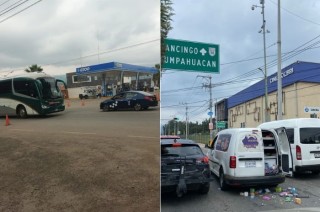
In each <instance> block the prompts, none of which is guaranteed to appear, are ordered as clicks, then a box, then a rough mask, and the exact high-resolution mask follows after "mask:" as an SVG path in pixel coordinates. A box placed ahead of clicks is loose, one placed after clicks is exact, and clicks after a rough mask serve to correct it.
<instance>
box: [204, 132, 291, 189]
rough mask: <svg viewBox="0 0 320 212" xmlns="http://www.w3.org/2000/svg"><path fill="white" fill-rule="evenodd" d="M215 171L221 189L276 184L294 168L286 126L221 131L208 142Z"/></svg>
mask: <svg viewBox="0 0 320 212" xmlns="http://www.w3.org/2000/svg"><path fill="white" fill-rule="evenodd" d="M207 147H208V148H209V151H208V154H207V155H208V157H209V164H210V169H211V171H212V172H213V173H214V174H215V175H216V176H217V177H218V179H219V184H220V187H221V190H226V189H227V188H228V187H229V186H259V185H267V186H276V185H278V184H280V183H283V182H284V181H285V175H286V174H288V173H289V170H290V168H292V163H291V159H290V157H289V154H290V147H289V143H288V139H287V135H286V133H285V130H284V129H283V128H280V129H275V130H272V129H270V130H264V129H260V128H238V129H237V128H234V129H226V130H222V131H220V132H219V133H218V134H217V136H216V137H215V138H214V140H213V142H212V143H211V144H209V145H207Z"/></svg>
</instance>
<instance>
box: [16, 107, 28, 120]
mask: <svg viewBox="0 0 320 212" xmlns="http://www.w3.org/2000/svg"><path fill="white" fill-rule="evenodd" d="M17 115H18V116H19V117H20V118H27V110H26V108H25V107H24V106H19V107H18V109H17Z"/></svg>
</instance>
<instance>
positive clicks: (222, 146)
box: [216, 134, 231, 152]
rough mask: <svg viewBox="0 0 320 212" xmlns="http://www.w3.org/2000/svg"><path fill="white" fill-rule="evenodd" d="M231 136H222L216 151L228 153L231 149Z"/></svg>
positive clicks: (218, 140) (219, 138)
mask: <svg viewBox="0 0 320 212" xmlns="http://www.w3.org/2000/svg"><path fill="white" fill-rule="evenodd" d="M230 139H231V135H230V134H221V135H219V137H218V139H217V144H216V150H218V151H223V152H226V151H227V150H228V148H229V144H230Z"/></svg>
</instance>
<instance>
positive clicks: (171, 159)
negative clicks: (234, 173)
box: [161, 139, 214, 197]
mask: <svg viewBox="0 0 320 212" xmlns="http://www.w3.org/2000/svg"><path fill="white" fill-rule="evenodd" d="M213 180H214V178H213V177H212V175H211V172H210V168H209V159H208V157H207V156H206V155H204V154H203V152H202V150H201V148H200V147H199V145H198V144H197V143H195V142H194V141H191V140H184V139H161V192H176V194H177V196H178V197H181V196H182V195H183V194H185V193H187V191H188V190H197V191H198V192H199V193H201V194H207V193H208V192H209V189H210V182H211V181H213Z"/></svg>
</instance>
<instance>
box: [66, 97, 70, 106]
mask: <svg viewBox="0 0 320 212" xmlns="http://www.w3.org/2000/svg"><path fill="white" fill-rule="evenodd" d="M67 106H68V107H70V99H68V101H67Z"/></svg>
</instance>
